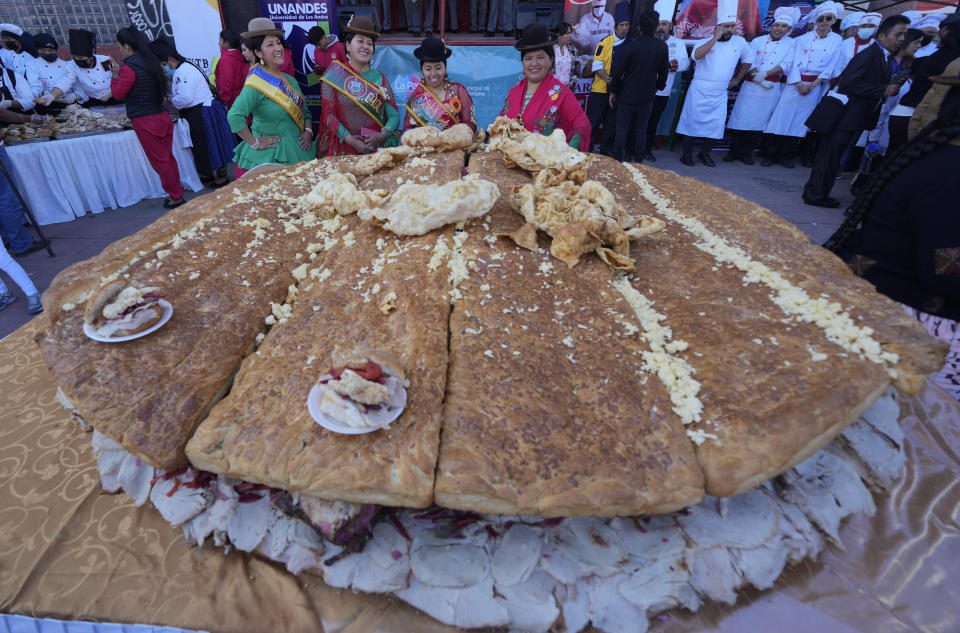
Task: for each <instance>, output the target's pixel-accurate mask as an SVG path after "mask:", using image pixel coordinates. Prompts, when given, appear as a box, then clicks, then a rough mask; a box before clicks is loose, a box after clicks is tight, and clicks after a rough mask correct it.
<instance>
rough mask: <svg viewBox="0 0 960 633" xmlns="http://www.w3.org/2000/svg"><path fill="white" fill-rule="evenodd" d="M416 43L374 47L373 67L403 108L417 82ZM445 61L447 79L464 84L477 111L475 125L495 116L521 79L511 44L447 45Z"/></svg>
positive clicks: (418, 69)
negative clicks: (448, 49) (381, 74)
mask: <svg viewBox="0 0 960 633" xmlns="http://www.w3.org/2000/svg"><path fill="white" fill-rule="evenodd" d="M415 48H416V46H384V45H381V46H378V47H377V50H376V53H375V54H374V56H373V63H372V64H371V65H372V66H373V67H374V68H376V69H377V70H379V71H380V72H381V73H383V75H384V76H385V77H386V78H387V79H388V80H389V81H390V85H391V87H392V88H393V94H394V96H396V98H397V105H399V106H400V108H401V110H402V109H403V104H404V103H406V100H407V95H408V94H409V93H410V92H411V91H412V90H413V89H414V88H415V87H416V85H417V83H419V81H420V77H421V75H420V61H419V60H418V59H417V58H416V57H414V56H413V49H415ZM450 48H451V49H452V50H453V54H452V55H451V56H450V59H449V60H447V75H448V76H449V77H450V81H455V82H457V83H461V84H463V85H464V86H466V88H467V91H468V92H469V93H470V96H471V97H472V98H473V106H474V108H475V109H476V112H477V125H479V126H480V127H484V128H485V127H487V126H488V125H490V124H491V123H493V120H494V119H495V118H497V115H498V114H499V113H500V110H501V109H502V108H503V102H504V101H505V100H506V98H507V92H508V91H509V90H510V88H513V86H514V85H516V83H517V82H518V81H520V80H521V79H522V78H523V72H522V69H521V66H520V53H519V52H518V51H517V49H515V48H513V47H512V46H451V47H450Z"/></svg>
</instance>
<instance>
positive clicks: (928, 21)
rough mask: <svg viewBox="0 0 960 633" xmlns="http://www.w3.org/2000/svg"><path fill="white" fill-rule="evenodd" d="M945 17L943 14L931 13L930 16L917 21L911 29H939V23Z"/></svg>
mask: <svg viewBox="0 0 960 633" xmlns="http://www.w3.org/2000/svg"><path fill="white" fill-rule="evenodd" d="M946 17H947V16H946V15H944V14H943V13H932V14H930V15H925V16H923V17H922V18H920V19H919V20H918V21H917V25H916V26H914V27H913V28H915V29H926V28H930V27H933V28H935V29H939V28H940V22H942V21H943V20H944V18H946Z"/></svg>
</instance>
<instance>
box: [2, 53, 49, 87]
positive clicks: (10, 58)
mask: <svg viewBox="0 0 960 633" xmlns="http://www.w3.org/2000/svg"><path fill="white" fill-rule="evenodd" d="M0 60H3V65H4V66H6V67H7V68H12V69H13V71H14V72H16V73H19V74H21V75H23V76H24V78H25V79H26V80H27V82H29V84H30V90H31V91H32V92H33V96H35V97H39V96H40V93H41V92H42V91H43V85H42V84H41V83H40V78H39V77H37V74H36V72H35V71H34V70H33V62H35V61H37V58H36V57H33V56H32V55H30V53H28V52H26V51H20V52H19V53H14V52H13V51H12V50H10V49H9V48H0Z"/></svg>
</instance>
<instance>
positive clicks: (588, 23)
mask: <svg viewBox="0 0 960 633" xmlns="http://www.w3.org/2000/svg"><path fill="white" fill-rule="evenodd" d="M591 5H592V6H591V8H590V13H585V14H584V15H583V16H581V17H580V20H579V21H578V22H577V23H576V24H575V25H574V27H573V43H574V44H576V45H577V47H578V48H579V50H580V52H581V53H591V54H592V53H593V52H594V51H595V50H597V44H599V43H600V40H602V39H603V38H605V37H607V36H608V35H613V29H614V27H615V26H616V24H615V23H614V20H613V16H612V15H610V14H609V13H607V11H606V9H607V0H593V2H592V3H591Z"/></svg>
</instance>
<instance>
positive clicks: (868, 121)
mask: <svg viewBox="0 0 960 633" xmlns="http://www.w3.org/2000/svg"><path fill="white" fill-rule="evenodd" d="M908 24H910V19H909V18H906V17H904V16H902V15H893V16H890V17H888V18H886V19H885V20H884V21H883V22H881V23H880V26H879V27H878V28H877V35H876V42H875V43H874V44H872V45H870V46H868V47H866V48H865V49H863V50H862V51H860V52H859V53H857V54H856V55H855V56H854V57H853V59H851V60H850V63H849V64H847V67H846V68H845V69H844V70H843V73H842V74H841V75H840V83H839V85H838V86H837V92H839V93H840V95H842V96H845V97H846V98H847V104H846V107H845V108H844V111H843V115H842V116H841V117H840V121H839V122H838V123H837V125H836V127H834V129H833V131H831V132H829V133H827V134H826V135H825V136H823V137H822V138H821V139H820V145H819V146H818V147H817V154H816V156H815V157H814V164H813V169H811V170H810V178H809V179H808V180H807V184H805V185H804V186H803V201H804V202H805V203H807V204H810V205H814V206H818V207H828V208H836V207H839V206H840V201H839V200H837V199H836V198H831V197H830V190H831V189H832V188H833V183H834V181H835V180H836V179H837V174H838V173H839V171H840V155H841V153H842V152H843V150H844V148H846V147H847V145H849V144H850V141H852V140H853V139H855V138H856V137H857V136H859V135H860V133H861V132H863V130H868V129H871V128H872V127H873V126H874V125H876V121H877V116H878V114H879V110H880V105H881V103H882V100H883V98H884V97H890V96H893V95H895V94H897V92H898V91H899V89H900V86H899V84H896V83H894V84H891V83H890V54H891V53H892V52H894V51H896V50H897V49H898V48H899V47H900V45H901V44H902V43H903V36H904V35H905V34H906V32H907V25H908ZM840 100H841V101H842V100H843V99H842V98H841V99H840Z"/></svg>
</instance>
